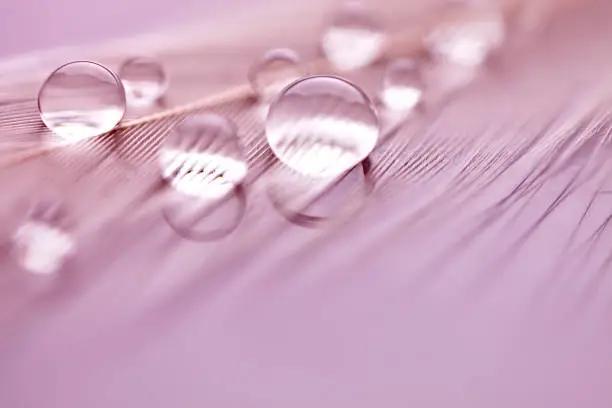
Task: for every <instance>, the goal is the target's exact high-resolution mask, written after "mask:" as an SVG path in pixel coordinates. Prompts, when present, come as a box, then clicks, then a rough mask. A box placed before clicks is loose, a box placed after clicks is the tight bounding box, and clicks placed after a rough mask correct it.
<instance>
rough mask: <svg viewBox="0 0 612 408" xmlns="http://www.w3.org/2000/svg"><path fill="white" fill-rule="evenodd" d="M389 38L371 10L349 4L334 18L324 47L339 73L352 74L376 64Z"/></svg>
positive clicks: (322, 44) (325, 34)
mask: <svg viewBox="0 0 612 408" xmlns="http://www.w3.org/2000/svg"><path fill="white" fill-rule="evenodd" d="M385 37H386V36H385V33H384V30H383V29H382V26H381V25H380V24H379V23H378V21H377V20H376V19H375V18H374V17H373V15H372V13H371V12H370V11H369V10H368V9H366V8H364V7H362V6H361V5H359V4H357V3H349V4H347V5H346V6H345V7H344V8H342V9H341V10H340V11H339V12H338V13H337V14H336V15H335V16H334V17H333V19H332V21H331V24H330V26H329V27H328V28H327V30H326V31H325V33H324V34H323V38H322V42H321V47H322V49H323V52H324V53H325V56H326V57H327V59H328V60H329V61H330V62H331V63H332V65H333V66H334V67H335V68H336V69H337V70H340V71H349V70H354V69H358V68H362V67H364V66H367V65H369V64H371V63H372V62H374V61H375V60H376V59H377V58H378V57H379V56H380V54H381V53H382V50H383V46H384V42H385Z"/></svg>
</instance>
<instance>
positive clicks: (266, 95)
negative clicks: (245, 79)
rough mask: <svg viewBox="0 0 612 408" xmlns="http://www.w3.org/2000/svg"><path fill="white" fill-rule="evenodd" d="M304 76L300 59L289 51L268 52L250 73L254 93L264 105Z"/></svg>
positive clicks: (276, 50)
mask: <svg viewBox="0 0 612 408" xmlns="http://www.w3.org/2000/svg"><path fill="white" fill-rule="evenodd" d="M302 76H304V70H303V68H302V65H301V62H300V57H299V56H298V55H297V53H295V52H294V51H292V50H289V49H275V50H271V51H268V52H267V53H266V54H264V56H263V57H262V58H261V59H260V60H259V61H257V62H256V63H255V64H254V65H253V67H252V68H251V70H250V72H249V81H250V83H251V87H252V88H253V91H254V92H255V93H256V94H257V96H258V97H259V100H260V101H262V102H264V103H271V102H272V100H273V99H274V98H276V96H277V95H278V94H279V93H280V92H281V91H282V90H283V89H285V88H286V87H287V86H289V85H290V84H291V83H292V82H294V81H296V80H298V79H300V78H301V77H302Z"/></svg>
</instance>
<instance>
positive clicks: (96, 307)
mask: <svg viewBox="0 0 612 408" xmlns="http://www.w3.org/2000/svg"><path fill="white" fill-rule="evenodd" d="M181 2H182V3H183V4H184V6H183V7H178V6H177V4H179V3H181ZM33 3H34V2H32V1H21V2H14V3H11V4H10V5H9V4H8V3H7V2H3V4H2V6H0V7H1V10H2V14H1V17H0V18H1V22H2V24H1V25H0V30H2V31H1V32H2V42H0V44H2V45H1V46H0V47H1V52H2V53H4V54H12V53H15V52H18V51H25V50H36V49H40V48H46V47H50V46H55V45H62V44H63V45H72V44H77V43H81V42H88V41H94V40H98V39H101V38H103V37H107V35H124V34H132V33H136V32H138V31H140V30H147V29H150V28H153V27H155V26H156V25H157V24H162V23H163V24H166V23H168V24H170V22H171V21H173V20H174V19H176V20H177V21H178V20H180V18H181V16H183V15H186V14H188V13H185V12H186V11H188V10H197V9H200V8H201V7H202V5H201V4H197V3H198V2H195V1H187V0H181V1H173V2H168V3H166V4H165V5H161V3H157V2H155V6H153V4H152V2H148V1H142V0H121V1H118V0H113V1H112V2H109V1H106V2H76V1H74V0H56V1H47V2H43V1H42V0H40V1H38V2H37V4H33ZM111 3H114V4H115V5H114V6H111ZM602 3H605V2H602ZM43 4H44V6H43ZM610 11H611V8H610V6H609V5H605V4H604V5H603V6H600V8H599V9H596V10H595V11H593V12H581V13H576V14H575V15H572V16H565V20H563V21H561V22H559V23H558V24H557V25H556V26H555V27H554V29H553V30H552V31H551V32H550V33H548V34H546V35H544V36H543V37H542V38H540V39H538V40H537V41H535V40H534V41H533V42H532V43H531V44H528V46H527V49H526V51H525V50H522V49H518V50H517V49H513V50H510V51H509V53H508V54H507V55H506V56H505V57H504V61H505V63H507V66H506V67H509V68H508V69H509V72H511V73H512V75H511V74H509V73H508V71H505V73H504V71H503V70H502V72H501V74H500V73H499V72H498V73H497V75H501V76H503V75H508V76H509V77H512V78H514V79H513V80H514V81H515V82H511V81H510V80H509V81H508V83H507V84H506V85H505V87H501V85H500V83H504V82H503V81H501V80H500V78H499V77H496V76H495V75H492V77H488V78H485V80H484V81H483V82H482V83H480V84H479V87H478V88H477V89H476V90H475V93H474V94H473V96H471V97H466V98H465V99H464V100H462V101H461V102H462V103H459V104H457V105H455V109H454V110H452V111H451V112H450V113H448V115H447V116H445V117H444V118H443V119H442V120H441V127H440V130H439V131H441V132H442V131H448V132H454V131H457V129H464V130H466V131H472V132H474V131H475V129H478V128H479V127H478V126H477V125H480V124H482V125H483V126H486V125H488V124H490V123H502V117H503V118H504V119H505V120H506V121H507V122H508V126H513V125H516V126H518V124H515V123H514V122H515V121H514V116H512V114H515V113H516V114H517V115H519V114H520V113H526V112H529V113H530V114H531V115H532V116H533V117H534V118H536V121H537V119H538V117H539V114H540V113H542V112H540V110H544V107H548V106H551V105H554V104H555V103H557V104H558V103H559V98H560V95H563V96H565V97H567V100H566V101H565V102H567V103H568V104H569V102H570V101H571V97H572V96H573V95H574V92H575V93H578V92H579V91H580V90H584V89H585V88H587V87H596V86H597V84H598V83H599V82H600V81H601V78H604V77H605V76H606V75H609V72H612V71H611V70H610V68H612V59H611V56H612V51H611V48H610V44H612V42H611V41H610V40H611V39H612V26H610V24H609V21H610V17H612V14H611V13H610ZM109 24H110V25H109ZM111 31H112V34H110V32H111ZM517 84H528V85H525V86H519V85H517ZM568 84H571V85H572V86H570V85H568ZM508 100H511V101H514V103H513V104H510V105H512V108H513V109H514V110H512V109H509V110H510V111H512V114H511V115H509V116H508V115H507V112H502V110H501V109H496V108H497V107H500V106H502V107H507V106H508V103H507V102H508ZM542 114H543V113H542ZM504 115H506V116H504ZM465 118H469V120H466V119H465ZM532 125H533V123H530V126H532ZM522 132H525V133H526V134H533V133H534V130H533V129H532V128H530V127H529V126H527V127H526V128H524V129H523V130H522ZM530 132H531V133H530ZM517 134H519V133H518V131H517ZM35 166H36V164H33V165H32V167H26V168H20V169H15V170H13V171H12V172H11V171H8V172H5V173H3V174H2V177H1V180H0V181H1V183H2V184H1V186H2V188H3V191H5V192H7V191H10V192H11V193H10V195H8V194H7V193H5V194H7V196H6V197H7V202H8V201H10V200H13V199H15V201H18V200H17V198H16V197H17V195H18V192H19V191H20V190H19V189H20V187H21V186H22V184H21V183H22V180H29V181H30V182H31V184H32V185H35V184H36V182H35V181H36V177H37V176H36V174H39V173H35V171H34V170H35V168H36V167H35ZM569 177H570V175H569V174H564V175H563V176H562V177H559V179H557V180H555V181H552V182H550V183H549V184H548V188H545V189H543V190H542V191H541V192H540V193H539V194H538V195H537V196H536V198H534V199H533V201H532V202H531V203H530V205H528V206H527V207H526V210H525V211H524V213H522V215H521V217H518V218H517V219H516V220H512V219H511V217H510V216H508V217H507V218H504V219H500V220H499V223H496V224H495V225H494V226H492V227H490V228H489V229H487V230H486V231H482V232H481V233H479V234H478V235H477V237H476V239H475V240H474V242H472V243H471V244H470V245H469V246H468V247H466V248H463V249H462V250H461V251H460V252H459V253H457V254H452V255H448V254H446V255H444V252H443V251H442V249H443V248H445V247H447V246H449V245H451V244H453V243H454V242H455V241H456V240H461V238H462V236H463V234H464V233H465V232H466V231H468V229H469V227H473V226H474V224H475V221H474V218H473V217H472V216H471V214H473V212H472V211H473V210H474V209H475V208H479V206H481V205H482V204H483V203H486V202H489V201H490V197H491V195H494V194H496V193H498V192H499V190H498V189H502V190H509V189H510V188H511V186H512V183H511V182H508V183H507V184H503V183H502V184H498V185H496V186H493V187H492V188H491V189H490V190H487V191H486V192H485V194H483V195H482V196H479V197H478V198H477V199H475V200H473V201H472V202H470V203H469V204H468V205H466V207H461V208H457V211H456V212H454V213H453V214H452V216H451V215H449V216H448V217H447V218H445V219H444V220H443V222H441V223H439V224H436V225H435V226H432V227H431V228H430V229H427V230H420V231H418V232H417V231H414V230H412V229H411V226H410V225H409V224H408V223H407V219H408V208H409V207H410V205H409V204H410V203H413V202H414V200H415V195H414V192H413V191H402V190H401V189H400V190H397V191H396V192H395V194H393V196H392V198H391V199H390V200H388V201H373V202H372V203H371V204H370V206H369V207H368V210H367V212H366V213H365V214H364V215H363V217H362V218H360V219H358V220H355V221H354V222H352V223H350V224H349V225H346V226H344V227H342V228H340V229H338V230H334V231H328V232H325V231H312V230H307V229H301V228H298V227H294V226H289V225H287V224H286V223H284V222H283V220H282V219H281V218H280V217H279V216H277V215H275V214H272V215H269V214H270V210H269V209H268V211H269V212H268V213H267V214H268V215H266V216H262V217H254V218H253V223H252V224H251V226H255V227H254V228H252V229H249V228H248V227H246V226H245V227H244V228H243V229H240V230H238V231H237V232H236V234H235V235H234V236H233V237H232V239H229V240H226V241H222V242H217V243H213V244H208V245H207V244H204V245H203V244H195V243H188V242H184V241H181V240H180V239H178V238H177V237H175V236H174V235H173V234H172V233H171V232H170V231H169V230H168V228H167V227H166V226H165V225H163V224H162V223H161V222H160V220H159V218H158V217H157V214H145V216H143V217H141V218H137V217H134V218H131V217H127V218H126V219H125V220H122V221H121V223H119V224H113V225H110V226H105V228H102V229H100V230H99V231H98V233H97V234H92V235H90V236H88V237H87V239H85V240H83V242H80V245H81V252H80V253H79V256H78V258H77V259H76V260H75V263H74V264H73V265H71V267H72V271H73V272H74V271H77V272H78V273H79V274H81V275H83V276H84V278H83V279H82V280H79V281H78V282H77V284H75V285H74V286H70V285H68V286H67V288H66V289H65V290H64V291H63V292H60V293H58V294H54V295H52V296H40V295H39V294H37V293H35V292H32V291H31V289H30V288H28V289H27V290H26V289H23V287H22V286H18V285H17V284H16V283H15V281H14V280H12V279H9V278H7V276H8V275H9V272H12V271H13V269H14V264H12V263H11V260H10V258H9V257H8V254H7V253H6V251H5V252H3V253H2V255H3V256H2V257H1V258H0V262H1V263H0V268H1V269H0V271H2V273H6V274H5V275H3V276H2V278H3V279H2V280H1V281H0V283H1V286H0V289H1V291H0V293H1V294H2V295H3V296H2V298H0V317H1V318H2V319H1V320H0V322H1V325H0V407H2V408H42V407H45V408H56V407H57V408H98V407H99V408H124V407H125V408H137V407H138V408H140V407H143V408H168V407H177V408H192V407H193V408H196V407H197V408H202V407H211V408H234V407H235V408H248V407H262V408H302V407H303V408H315V407H321V408H338V407H351V408H362V407H363V408H366V407H367V408H373V407H386V408H394V407H397V408H411V407H415V408H417V407H418V408H450V407H453V408H549V407H550V408H610V407H612V341H610V339H611V338H612V310H611V305H612V301H611V299H612V282H610V279H609V277H608V276H607V271H608V269H609V268H608V269H604V273H603V274H602V271H601V270H600V269H598V267H597V266H596V261H597V260H601V259H602V258H603V257H605V256H607V254H608V253H609V246H608V244H609V243H610V240H609V239H606V237H604V239H603V240H602V242H603V243H602V245H601V247H600V249H599V250H598V251H595V254H594V255H592V257H591V258H588V259H586V260H584V259H583V258H579V257H572V256H570V255H569V254H567V253H563V251H562V250H561V249H562V248H563V245H564V243H565V242H567V241H566V240H567V239H568V237H569V235H570V234H571V232H572V230H573V228H574V227H575V225H576V223H577V221H578V220H579V218H580V215H581V212H582V211H583V210H584V207H585V203H587V202H588V200H589V199H590V195H589V194H588V193H587V192H584V191H580V192H577V193H575V194H573V195H572V197H571V199H570V200H568V204H567V205H565V206H563V207H561V208H560V209H559V210H558V211H557V212H556V213H555V215H554V216H553V217H552V219H551V220H549V221H548V222H547V223H545V224H544V225H542V226H541V227H539V229H538V230H537V233H536V234H535V235H534V236H533V237H531V238H530V239H529V240H528V242H527V244H526V245H525V247H523V248H521V250H520V251H519V253H518V254H517V255H516V256H514V257H513V258H512V259H511V260H509V261H507V262H505V263H502V264H499V263H496V262H495V260H496V255H500V254H502V253H503V252H504V250H505V249H507V248H509V247H510V246H511V244H512V243H513V241H514V240H515V239H517V238H519V237H520V235H521V233H523V232H524V231H525V230H527V229H528V228H529V227H531V226H532V225H533V224H534V223H535V222H536V220H537V218H538V217H539V216H540V215H541V214H542V213H543V212H544V211H545V209H546V207H547V206H548V205H549V204H550V203H551V202H552V201H553V200H554V198H555V197H556V194H557V193H558V191H559V190H560V189H561V188H562V187H563V186H564V184H563V183H565V182H567V180H568V178H569ZM32 180H34V181H32ZM39 184H40V183H39ZM11 203H12V201H11ZM610 204H612V203H611V202H610V199H609V198H607V199H606V198H604V199H602V201H601V202H600V204H598V208H599V209H600V210H599V213H598V214H600V218H602V219H603V218H605V216H607V215H608V210H607V209H609V208H610ZM468 207H469V208H468ZM440 259H442V260H445V262H442V263H440V262H439V261H440ZM591 261H592V262H591ZM432 265H433V266H432ZM593 285H595V286H594V287H595V289H593ZM543 288H544V289H543ZM585 293H586V294H587V295H588V296H587V297H586V300H585V298H584V294H585ZM15 298H17V301H15ZM9 300H10V301H11V302H9Z"/></svg>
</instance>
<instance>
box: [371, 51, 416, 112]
mask: <svg viewBox="0 0 612 408" xmlns="http://www.w3.org/2000/svg"><path fill="white" fill-rule="evenodd" d="M423 91H424V83H423V78H422V76H421V68H420V66H419V65H418V64H417V62H416V61H413V60H410V59H399V60H395V61H393V62H391V63H390V64H389V66H388V67H387V70H386V72H385V77H384V80H383V89H382V94H381V99H382V102H383V103H384V104H385V106H386V107H387V108H388V109H390V110H392V111H395V112H402V113H406V112H410V111H411V110H412V109H414V107H415V106H417V105H418V104H419V102H421V99H422V97H423Z"/></svg>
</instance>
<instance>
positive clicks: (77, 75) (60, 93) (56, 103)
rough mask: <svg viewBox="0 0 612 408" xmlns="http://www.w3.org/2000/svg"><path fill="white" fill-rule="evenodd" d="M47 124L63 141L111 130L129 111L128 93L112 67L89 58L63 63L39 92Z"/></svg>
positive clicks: (40, 110) (41, 112) (43, 115)
mask: <svg viewBox="0 0 612 408" xmlns="http://www.w3.org/2000/svg"><path fill="white" fill-rule="evenodd" d="M38 109H39V112H40V117H41V119H42V121H43V122H44V124H45V125H46V126H47V127H48V128H49V129H50V130H51V131H52V132H53V133H54V134H55V135H56V136H58V137H59V138H60V139H61V141H63V142H69V143H73V142H78V141H81V140H84V139H89V138H92V137H95V136H100V135H102V134H104V133H107V132H109V131H111V130H113V128H114V127H115V126H117V124H118V123H119V122H120V121H121V119H122V118H123V115H124V114H125V93H124V91H123V86H122V85H121V82H120V80H119V79H118V78H117V76H115V74H113V73H112V72H111V71H110V70H108V69H107V68H105V67H103V66H102V65H100V64H96V63H94V62H89V61H76V62H71V63H68V64H66V65H63V66H61V67H60V68H58V69H57V70H55V71H54V72H53V73H52V74H51V75H50V76H49V77H48V78H47V80H46V81H45V83H44V84H43V86H42V87H41V89H40V92H39V94H38Z"/></svg>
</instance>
